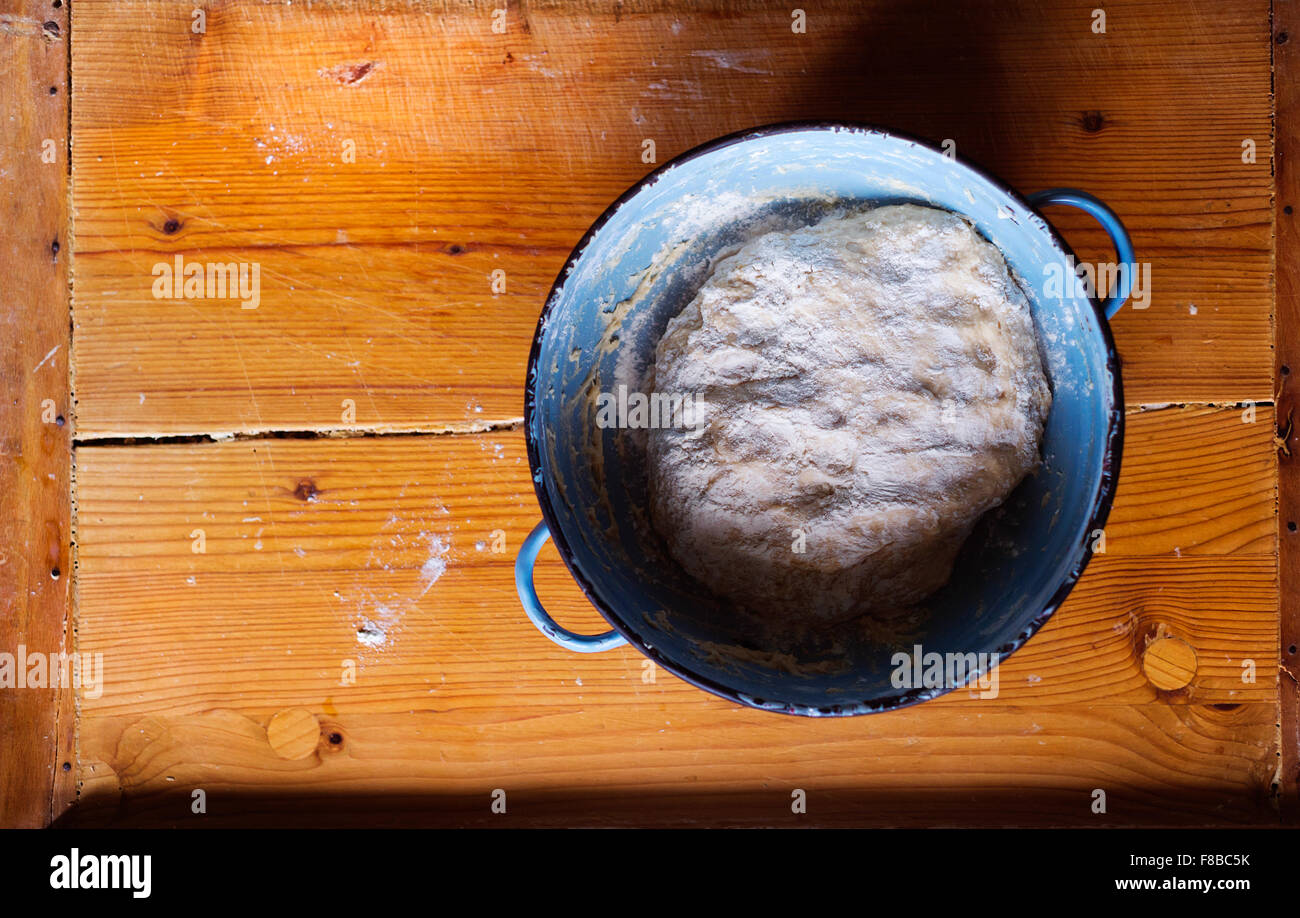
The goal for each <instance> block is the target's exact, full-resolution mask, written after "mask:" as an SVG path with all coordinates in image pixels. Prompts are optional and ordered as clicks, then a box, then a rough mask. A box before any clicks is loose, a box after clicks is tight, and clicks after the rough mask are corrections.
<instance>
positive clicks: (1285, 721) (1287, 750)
mask: <svg viewBox="0 0 1300 918" xmlns="http://www.w3.org/2000/svg"><path fill="white" fill-rule="evenodd" d="M1298 43H1300V15H1297V11H1296V7H1295V4H1294V3H1277V4H1275V5H1274V10H1273V62H1274V71H1275V77H1274V82H1273V90H1274V105H1275V107H1276V111H1277V116H1276V120H1275V122H1274V124H1275V127H1276V130H1277V151H1276V156H1275V158H1274V168H1275V170H1276V176H1277V194H1276V196H1275V198H1274V211H1273V225H1274V228H1275V236H1274V252H1275V257H1274V267H1275V269H1276V271H1277V305H1276V309H1277V319H1276V347H1275V348H1274V368H1275V372H1276V379H1277V424H1276V426H1277V446H1278V457H1277V458H1278V569H1279V578H1280V584H1281V602H1280V611H1281V617H1282V626H1281V641H1280V646H1279V648H1278V650H1279V657H1280V664H1279V667H1280V670H1281V673H1282V675H1281V679H1280V684H1279V690H1280V692H1281V705H1282V717H1281V723H1280V724H1279V727H1280V729H1281V733H1282V769H1281V775H1280V781H1279V784H1280V785H1281V792H1282V793H1281V797H1282V814H1283V818H1284V819H1285V820H1286V821H1287V822H1288V823H1290V824H1292V825H1294V824H1295V823H1297V822H1300V651H1298V647H1300V457H1298V456H1297V455H1296V452H1297V450H1300V432H1298V431H1297V430H1296V426H1295V418H1296V410H1295V409H1296V391H1295V383H1292V382H1291V379H1292V372H1293V370H1300V265H1297V264H1296V257H1295V253H1296V252H1297V251H1300V229H1298V228H1297V226H1296V220H1297V219H1300V218H1298V217H1297V216H1296V208H1297V207H1300V164H1298V163H1297V159H1300V50H1297V44H1298ZM1279 254H1280V257H1278V255H1279Z"/></svg>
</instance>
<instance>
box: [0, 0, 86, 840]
mask: <svg viewBox="0 0 1300 918" xmlns="http://www.w3.org/2000/svg"><path fill="white" fill-rule="evenodd" d="M4 7H5V8H4V13H5V16H4V29H3V31H2V32H0V72H2V73H4V74H6V75H7V78H6V79H4V80H0V113H3V114H4V116H5V121H6V124H8V125H9V128H8V130H9V131H10V133H8V134H7V136H6V144H5V146H6V148H7V149H6V153H9V154H12V155H7V156H6V160H7V162H6V170H5V173H0V205H2V206H3V207H4V211H5V219H3V220H0V271H2V272H3V276H4V277H5V278H6V279H7V283H6V285H5V286H6V288H7V290H8V293H9V295H8V296H7V297H4V299H5V303H4V304H3V305H4V310H5V313H6V315H5V316H4V317H2V318H0V322H2V323H3V324H4V325H5V328H4V329H3V330H2V331H0V379H2V380H3V382H4V384H5V390H6V391H5V398H4V399H3V404H2V405H0V558H3V559H4V562H5V566H6V567H7V568H8V570H7V572H6V574H5V576H4V577H3V578H0V613H2V614H0V652H5V653H9V654H13V655H14V656H15V661H16V659H17V655H18V647H19V645H22V646H23V648H24V652H26V651H28V650H30V651H31V652H34V653H40V654H50V655H52V656H55V657H57V656H60V655H62V654H65V653H68V652H69V651H70V649H71V647H72V631H73V623H72V620H71V616H70V614H69V611H70V606H69V598H70V595H71V589H70V582H71V580H72V576H73V571H72V563H71V554H70V553H71V547H70V546H71V526H72V524H71V465H72V451H71V442H72V427H73V425H72V395H71V385H70V378H69V357H70V348H71V323H70V313H69V295H68V276H69V272H68V260H69V258H70V256H71V253H72V246H71V244H70V240H69V239H68V226H69V221H68V215H69V168H68V164H69V143H68V111H69V85H68V61H69V47H68V33H69V14H68V5H67V4H59V5H58V6H55V5H54V4H52V3H49V2H42V0H10V2H7V3H5V4H4ZM47 659H49V658H47ZM15 672H16V670H15ZM24 681H25V680H24ZM50 682H51V680H49V678H48V676H47V677H46V684H45V685H44V686H43V687H37V688H32V687H26V688H18V687H16V686H15V687H9V688H4V689H0V724H3V726H4V744H5V752H4V755H2V756H0V826H3V827H17V826H23V827H39V826H46V825H49V824H50V823H52V822H53V821H54V820H56V819H57V818H58V817H59V816H60V815H61V814H62V813H64V812H65V811H66V810H67V809H68V808H69V807H70V806H71V804H72V802H73V800H74V799H75V796H76V785H75V770H74V769H73V767H72V763H73V761H74V760H75V745H76V698H75V694H74V691H73V689H72V687H71V685H70V684H68V683H64V684H60V685H58V686H55V685H52V684H50ZM64 762H66V763H68V767H67V768H65V767H64V764H63V763H64Z"/></svg>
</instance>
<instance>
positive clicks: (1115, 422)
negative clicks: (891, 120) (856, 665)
mask: <svg viewBox="0 0 1300 918" xmlns="http://www.w3.org/2000/svg"><path fill="white" fill-rule="evenodd" d="M812 131H831V132H836V133H839V132H843V133H851V134H872V135H879V136H882V137H885V138H887V139H890V140H897V141H902V142H904V143H908V144H912V145H915V146H919V147H923V148H925V149H927V150H930V151H932V152H934V153H937V154H939V155H940V156H945V158H952V157H947V154H946V153H945V152H944V151H943V149H942V148H941V147H940V146H938V145H936V144H934V143H933V142H931V141H929V140H926V139H924V138H921V137H916V136H914V135H911V134H908V133H906V132H904V131H898V130H894V129H892V128H883V127H880V126H878V125H874V124H868V123H865V122H857V121H842V120H818V119H812V120H795V121H780V122H774V123H771V124H764V125H759V126H757V127H752V128H746V129H744V130H740V131H734V132H732V133H730V134H724V135H722V136H720V137H716V138H714V139H712V140H709V141H706V142H704V143H702V144H699V145H697V146H694V147H691V148H690V149H688V150H686V151H685V152H683V153H680V154H678V155H677V156H674V157H673V158H672V159H670V160H668V161H666V162H664V163H663V164H662V165H660V166H658V167H656V168H655V169H654V170H652V171H651V172H648V173H646V175H644V176H643V177H642V178H640V179H638V180H637V181H636V182H634V183H633V184H632V185H630V186H629V187H628V188H627V190H626V191H624V192H623V193H622V194H621V195H619V196H618V197H617V198H616V199H615V200H614V201H613V202H612V203H611V204H610V205H609V206H608V207H606V208H605V210H604V211H603V212H602V213H601V215H600V216H599V217H597V218H596V220H595V222H593V223H592V224H591V226H590V227H589V228H588V229H587V231H586V232H585V233H583V234H582V238H580V239H579V240H578V242H577V244H576V245H575V246H574V247H573V250H572V251H571V252H570V253H569V257H568V258H567V259H566V260H565V263H564V266H563V267H562V268H561V269H560V271H559V273H558V274H557V275H556V277H555V281H554V282H553V283H552V284H551V288H550V290H549V291H548V293H547V295H546V301H545V303H544V305H543V306H542V311H541V313H540V314H539V316H538V318H537V328H536V330H535V332H534V334H533V341H532V345H531V347H530V348H529V352H528V365H527V373H526V376H525V377H524V379H525V382H524V442H525V445H526V447H527V450H528V470H529V475H530V477H531V478H532V481H533V490H534V491H535V492H536V494H537V501H538V504H539V506H540V507H541V511H542V519H543V520H544V521H545V523H546V526H547V529H548V530H549V532H550V537H551V540H552V541H553V542H554V543H555V547H556V550H557V551H558V552H559V555H560V558H561V559H562V560H563V561H564V565H565V567H567V568H568V569H569V573H570V575H572V577H573V579H574V581H575V582H577V584H578V586H579V588H580V589H581V590H582V592H583V595H584V596H586V598H587V601H588V602H590V603H591V604H592V605H593V606H594V607H595V608H596V610H597V611H598V612H599V613H600V614H601V616H602V617H603V618H604V619H605V621H607V622H608V623H609V624H610V626H611V627H613V628H614V630H615V631H617V632H618V633H619V634H620V635H621V636H622V637H623V638H624V639H625V640H626V641H627V642H628V644H629V645H631V646H632V647H634V648H636V649H637V650H638V651H639V652H641V653H642V654H644V655H645V656H647V657H649V658H650V659H652V660H653V661H654V662H656V663H657V664H659V665H660V666H662V667H663V668H664V669H666V670H668V672H670V673H672V674H673V675H675V676H677V677H678V678H679V679H682V680H683V681H685V682H687V683H689V684H691V685H693V686H695V687H696V688H700V689H703V690H704V691H706V692H709V693H710V694H713V695H717V696H718V697H720V698H725V699H726V700H728V701H732V702H735V703H736V704H740V705H744V706H745V707H749V708H755V709H758V710H763V711H775V712H778V713H783V714H792V715H797V716H803V717H854V716H858V715H862V714H877V713H883V712H885V711H894V710H899V709H901V708H906V707H911V706H912V705H915V704H920V703H921V702H923V701H929V700H930V699H932V698H938V697H940V696H941V695H946V694H948V693H949V692H952V691H955V690H957V689H959V688H963V687H965V686H967V685H969V684H970V683H971V681H972V680H973V679H978V678H979V677H980V676H983V675H984V674H985V671H984V669H978V670H976V671H974V672H972V673H969V674H968V675H967V678H966V679H965V680H964V681H963V682H962V683H961V684H960V685H951V686H940V687H936V688H911V689H908V690H906V691H900V692H899V693H898V694H896V695H889V696H886V697H884V698H879V699H875V700H862V701H856V702H846V703H843V704H834V705H825V706H821V705H810V704H804V703H799V702H790V701H768V700H764V699H760V698H755V697H751V696H749V695H748V694H746V693H745V692H742V691H740V690H739V689H736V688H734V687H732V686H729V685H725V684H723V683H720V682H718V681H716V680H714V679H712V678H710V677H708V676H702V675H700V674H698V673H695V672H693V671H691V670H690V669H689V668H688V667H686V666H683V665H682V664H681V663H679V662H678V661H676V660H672V659H669V658H667V657H665V656H664V655H663V654H662V653H661V652H660V651H659V648H658V647H657V646H655V645H651V644H648V643H646V642H645V641H644V640H643V639H642V638H641V637H640V636H639V635H638V634H637V633H636V632H634V631H633V630H632V629H631V628H629V627H628V625H627V623H626V622H624V621H623V619H622V617H621V616H620V615H619V613H618V612H617V611H616V610H615V609H613V608H612V605H611V604H610V603H607V602H606V601H605V600H604V599H603V598H602V597H601V596H600V594H599V593H598V592H597V590H596V588H595V587H594V586H593V585H592V583H591V582H590V581H589V580H588V579H587V577H586V575H585V574H584V573H583V572H582V569H581V568H580V567H579V565H578V563H577V560H576V558H575V557H574V553H573V549H572V548H571V547H570V546H569V543H568V541H567V540H566V539H565V536H564V532H563V530H562V529H561V528H560V526H559V525H558V522H557V519H558V517H557V514H556V512H555V508H554V507H553V506H552V504H551V498H550V495H549V494H547V492H546V484H545V481H544V480H543V479H542V478H541V477H540V470H541V447H540V444H539V443H538V442H537V438H535V437H534V434H533V422H534V420H535V415H536V412H537V386H538V384H539V382H540V381H541V378H540V376H539V375H538V366H539V359H540V356H541V346H542V339H543V338H544V337H545V333H546V326H547V325H548V323H549V319H550V316H551V311H552V309H553V308H554V307H555V305H556V304H557V302H558V301H559V299H560V297H559V294H560V293H561V292H562V291H563V289H564V285H565V282H566V281H567V280H568V278H569V276H570V275H571V274H572V273H573V271H574V269H575V268H576V267H577V265H578V262H579V261H580V260H581V258H582V255H583V253H584V252H585V251H586V249H587V248H588V246H589V245H590V244H591V242H592V240H593V239H594V238H595V237H596V235H597V234H598V233H599V232H600V231H601V229H603V228H604V226H605V224H606V223H608V222H609V221H610V220H611V219H613V217H614V215H615V214H617V213H618V212H619V210H621V209H622V207H623V206H624V205H625V204H627V203H628V202H629V201H631V200H632V199H633V198H635V197H636V196H637V195H638V194H640V193H641V192H642V191H643V190H645V189H646V188H647V187H649V186H651V185H654V184H655V183H656V182H657V181H658V180H659V178H660V177H662V176H663V175H664V174H665V173H666V172H668V171H669V170H671V169H673V168H675V167H677V166H680V165H682V164H684V163H686V162H689V161H691V160H693V159H697V158H699V157H700V156H703V155H705V154H707V153H711V152H713V151H715V150H719V149H722V148H724V147H730V146H734V145H736V144H739V143H744V142H745V141H748V140H756V139H760V138H764V137H771V136H775V135H779V134H792V133H801V132H812ZM952 159H953V161H954V162H956V163H957V164H959V165H961V166H963V167H965V168H967V169H969V170H970V171H972V172H974V173H975V174H976V175H978V176H980V177H981V178H983V179H984V180H985V181H987V182H989V183H990V184H991V185H993V186H994V187H995V188H997V189H998V190H1000V191H1001V192H1003V193H1004V194H1005V195H1007V197H1008V198H1009V199H1010V200H1012V201H1014V202H1015V203H1017V204H1019V205H1020V206H1021V207H1023V208H1024V209H1025V210H1026V211H1027V212H1028V213H1030V214H1035V215H1037V216H1038V217H1039V218H1040V219H1039V223H1040V224H1041V226H1042V228H1043V229H1044V230H1045V231H1046V232H1047V233H1048V234H1049V236H1050V239H1051V242H1052V243H1053V245H1054V246H1055V247H1056V248H1057V250H1058V251H1060V253H1061V254H1062V255H1063V256H1066V257H1068V258H1069V259H1071V263H1072V264H1078V263H1079V261H1078V257H1077V256H1076V255H1075V253H1074V250H1073V249H1072V248H1070V245H1069V243H1067V242H1066V241H1065V239H1064V237H1063V236H1062V235H1061V234H1060V232H1059V231H1058V230H1057V229H1056V227H1055V226H1053V225H1052V222H1051V221H1050V220H1048V219H1046V218H1045V217H1043V216H1042V214H1041V213H1039V211H1038V209H1037V208H1035V207H1034V206H1033V205H1031V204H1030V203H1029V201H1028V200H1027V199H1026V197H1025V196H1024V195H1022V194H1021V193H1020V192H1019V191H1017V190H1016V189H1015V188H1013V187H1012V186H1011V185H1010V184H1009V183H1007V182H1005V181H1003V180H1002V179H1001V178H999V177H998V176H997V175H996V174H995V173H993V172H992V171H990V170H989V169H986V168H985V167H983V166H981V165H979V164H978V163H975V162H972V161H971V160H969V159H965V158H961V159H957V158H952ZM1089 302H1090V303H1091V304H1092V307H1093V311H1094V312H1095V314H1096V317H1097V327H1098V330H1099V334H1100V335H1101V340H1102V344H1103V346H1104V347H1105V351H1106V367H1105V373H1106V375H1107V376H1108V377H1109V378H1110V382H1111V397H1112V399H1113V402H1112V408H1111V411H1110V417H1109V418H1108V419H1107V429H1106V443H1105V446H1104V449H1103V452H1102V462H1101V473H1100V476H1099V480H1098V482H1097V490H1096V494H1095V495H1094V497H1093V502H1092V507H1091V509H1090V510H1089V512H1088V522H1087V525H1086V527H1085V530H1084V531H1085V533H1086V535H1085V538H1084V541H1083V551H1082V554H1081V555H1080V556H1079V557H1078V559H1077V560H1076V562H1075V563H1074V564H1073V565H1072V566H1071V568H1070V569H1069V570H1068V571H1067V572H1066V575H1065V577H1064V578H1063V580H1062V582H1061V583H1060V584H1059V585H1058V586H1057V588H1056V590H1055V592H1053V594H1052V595H1051V596H1050V597H1049V598H1048V600H1047V602H1046V604H1045V605H1044V606H1043V608H1042V609H1041V610H1040V611H1039V612H1038V614H1037V615H1035V616H1034V618H1033V619H1032V620H1031V621H1030V622H1029V624H1028V625H1027V626H1026V627H1025V628H1024V629H1023V630H1021V632H1020V633H1019V634H1018V635H1016V636H1015V637H1014V638H1013V639H1012V640H1010V641H1008V642H1006V643H1004V644H1002V645H1001V646H999V647H998V648H997V649H996V650H995V651H993V652H994V653H996V654H997V663H996V664H995V665H997V666H1000V665H1001V664H1002V663H1003V662H1005V661H1006V659H1007V657H1008V656H1010V655H1011V654H1012V653H1014V652H1015V651H1017V650H1019V649H1020V648H1021V647H1022V646H1024V644H1025V643H1026V642H1027V641H1028V640H1029V639H1030V638H1032V637H1033V636H1034V635H1035V634H1037V633H1038V631H1039V629H1041V628H1042V627H1043V625H1045V624H1046V623H1047V621H1048V619H1050V618H1051V617H1052V615H1053V614H1054V613H1055V612H1056V610H1057V609H1058V608H1060V606H1061V604H1062V603H1063V602H1064V601H1065V599H1066V597H1067V596H1069V594H1070V591H1071V590H1073V589H1074V586H1075V584H1076V583H1078V581H1079V578H1080V577H1082V576H1083V572H1084V570H1085V569H1086V568H1087V566H1088V562H1089V561H1091V560H1092V556H1093V551H1092V542H1091V538H1090V537H1089V536H1090V534H1091V533H1092V532H1094V531H1096V530H1098V529H1102V528H1103V527H1104V526H1105V524H1106V519H1107V517H1108V516H1109V514H1110V509H1111V505H1112V503H1113V502H1114V497H1115V488H1116V485H1117V483H1118V479H1119V469H1120V459H1121V454H1122V451H1123V444H1124V391H1123V382H1122V379H1121V371H1120V358H1119V352H1118V350H1117V349H1116V347H1115V339H1114V335H1113V334H1112V332H1111V329H1110V322H1109V321H1108V320H1107V318H1106V314H1105V309H1104V307H1103V304H1102V303H1101V302H1100V301H1099V300H1098V299H1097V298H1095V297H1089Z"/></svg>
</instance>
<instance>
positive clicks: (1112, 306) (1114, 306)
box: [1028, 188, 1136, 319]
mask: <svg viewBox="0 0 1300 918" xmlns="http://www.w3.org/2000/svg"><path fill="white" fill-rule="evenodd" d="M1028 200H1029V203H1030V204H1032V205H1034V207H1036V208H1043V207H1047V206H1049V205H1051V204H1069V205H1070V206H1071V207H1077V208H1079V210H1082V211H1085V212H1086V213H1089V214H1092V216H1093V217H1095V218H1096V219H1097V222H1098V223H1100V224H1101V228H1102V229H1104V230H1105V231H1106V235H1108V236H1110V241H1111V242H1112V243H1114V245H1115V252H1116V253H1117V254H1118V256H1119V282H1118V285H1117V288H1116V290H1115V291H1114V293H1113V294H1112V295H1111V297H1110V299H1108V300H1107V301H1106V303H1105V305H1104V309H1105V311H1106V318H1108V319H1111V318H1114V316H1115V313H1117V312H1119V309H1120V307H1121V306H1123V305H1124V302H1125V301H1126V300H1127V299H1128V296H1129V294H1130V293H1131V292H1132V291H1133V270H1134V268H1135V267H1136V264H1135V262H1134V256H1133V242H1132V240H1131V239H1129V237H1128V230H1126V229H1124V224H1123V223H1121V222H1120V219H1119V217H1117V216H1116V215H1115V211H1113V210H1111V209H1110V208H1109V207H1107V206H1106V205H1105V204H1103V203H1102V202H1101V201H1100V200H1098V199H1097V198H1094V197H1093V196H1092V195H1090V194H1088V193H1087V192H1086V191H1079V190H1078V189H1076V188H1049V189H1047V190H1046V191H1039V192H1036V193H1034V194H1031V195H1029V196H1028Z"/></svg>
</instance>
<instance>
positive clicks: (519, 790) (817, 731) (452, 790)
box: [75, 690, 1277, 827]
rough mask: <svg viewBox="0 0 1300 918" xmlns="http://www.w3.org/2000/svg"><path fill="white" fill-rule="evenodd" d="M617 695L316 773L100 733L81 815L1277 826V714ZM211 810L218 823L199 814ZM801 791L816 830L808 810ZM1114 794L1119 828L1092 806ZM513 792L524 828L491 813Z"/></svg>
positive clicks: (531, 710)
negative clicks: (798, 803)
mask: <svg viewBox="0 0 1300 918" xmlns="http://www.w3.org/2000/svg"><path fill="white" fill-rule="evenodd" d="M697 694H698V693H697ZM600 695H601V693H600V692H598V691H595V690H593V691H592V692H591V693H590V694H588V695H587V696H586V698H585V700H580V701H579V702H578V703H577V704H575V703H573V702H572V701H569V702H567V703H563V704H558V705H552V704H541V703H537V702H530V703H529V704H528V705H526V706H523V705H519V704H515V705H512V706H510V708H509V709H508V710H502V712H501V713H500V715H499V716H497V717H493V718H491V719H486V720H485V719H481V718H479V717H477V716H475V715H474V714H472V713H468V712H465V711H462V710H460V709H458V708H456V707H440V708H438V709H436V710H429V709H426V710H421V711H415V712H409V713H403V714H365V715H356V714H352V715H346V714H341V713H340V714H339V715H337V716H325V717H322V727H321V730H322V740H321V743H320V745H319V746H318V747H317V750H316V752H315V753H314V754H313V755H311V756H310V757H308V758H305V759H301V760H297V761H288V760H285V759H284V758H281V757H280V756H278V755H276V753H275V752H274V750H273V749H272V748H271V746H270V745H269V743H268V741H267V734H266V729H265V723H266V721H265V720H264V719H262V718H257V717H248V716H244V715H240V714H236V713H233V712H230V711H224V710H214V711H210V712H207V713H204V714H194V715H182V714H169V715H157V716H135V717H131V716H125V717H114V718H93V719H91V720H89V721H88V722H87V726H86V730H85V733H84V736H83V747H84V749H85V753H86V755H87V756H88V762H87V766H86V769H87V774H88V776H89V777H88V780H87V782H86V785H85V788H84V790H83V794H82V800H83V802H82V805H81V806H80V807H79V808H78V811H77V812H76V813H75V817H76V821H77V822H78V823H80V824H89V825H116V826H208V827H211V826H231V825H240V826H244V825H284V824H293V825H352V826H382V825H408V826H409V825H458V826H462V825H467V826H510V825H513V826H520V825H560V826H573V825H628V824H632V825H678V826H692V825H750V826H803V825H828V826H837V825H838V826H872V825H883V826H899V825H902V826H916V825H922V826H925V825H1043V824H1068V825H1083V826H1098V827H1101V826H1116V825H1195V824H1204V823H1215V824H1228V825H1231V824H1258V823H1266V822H1269V821H1272V820H1275V819H1276V814H1275V813H1274V812H1273V810H1272V796H1271V791H1270V782H1271V781H1272V780H1273V774H1274V768H1275V765H1274V762H1275V761H1276V755H1277V752H1276V750H1277V745H1276V741H1277V731H1276V726H1275V723H1274V720H1273V717H1274V712H1275V710H1276V709H1275V706H1274V705H1273V704H1245V705H1240V706H1231V710H1222V709H1219V708H1214V707H1202V706H1195V705H1151V704H1138V705H1124V704H1120V705H1102V706H1090V705H1079V706H1075V707H1048V708H1038V709H1026V708H1020V707H1011V706H1006V705H1002V704H994V703H992V702H982V703H980V704H979V705H978V706H976V707H970V706H967V707H964V708H960V709H951V708H950V709H946V710H943V711H936V710H933V709H930V708H929V707H928V706H923V707H922V708H913V709H907V710H903V711H897V712H893V713H891V714H882V715H876V716H871V717H865V718H853V719H851V720H835V721H827V720H822V721H808V720H800V721H799V722H797V723H794V722H792V721H790V720H789V719H786V718H781V717H774V716H772V715H767V714H764V713H763V712H758V711H753V710H748V709H743V708H738V707H733V706H728V705H724V704H722V703H720V702H719V703H714V702H710V701H703V702H699V701H697V702H691V701H689V700H686V699H683V700H681V701H678V700H674V703H673V704H671V705H665V704H662V703H660V702H659V701H658V700H652V699H644V700H643V702H642V703H641V704H639V705H634V706H629V705H619V706H616V707H611V706H607V705H603V704H601V703H600V700H599V699H600ZM699 697H700V698H703V697H704V696H699ZM796 728H797V729H796ZM431 736H437V737H438V742H437V744H436V746H434V745H431V744H430V743H429V738H430V737H431ZM331 740H333V742H332V741H331ZM632 750H635V760H634V761H633V759H632V758H631V757H630V756H629V752H630V751H632ZM110 763H111V764H110ZM814 763H815V764H814ZM197 790H202V791H203V792H204V795H205V801H206V812H205V813H203V814H196V813H194V812H193V801H194V793H195V791H197ZM796 790H802V791H803V792H804V795H805V798H806V807H807V809H806V813H804V814H795V813H794V812H792V801H793V797H792V795H793V794H794V792H795V791H796ZM1098 791H1100V792H1102V793H1104V795H1105V796H1104V804H1105V811H1104V812H1095V811H1094V808H1093V807H1094V801H1098V800H1101V799H1102V798H1100V797H1099V796H1098V793H1097V792H1098ZM494 792H504V794H505V804H506V809H505V812H504V813H494V812H493V811H492V809H491V806H492V802H493V799H494V798H493V794H494ZM498 799H499V795H498Z"/></svg>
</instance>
